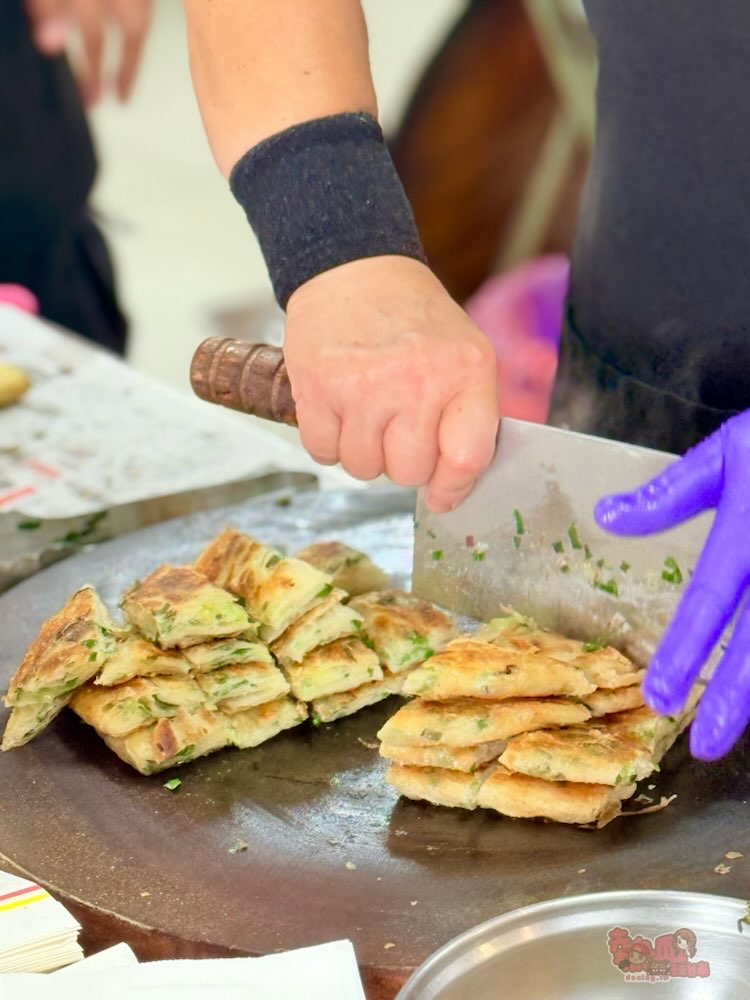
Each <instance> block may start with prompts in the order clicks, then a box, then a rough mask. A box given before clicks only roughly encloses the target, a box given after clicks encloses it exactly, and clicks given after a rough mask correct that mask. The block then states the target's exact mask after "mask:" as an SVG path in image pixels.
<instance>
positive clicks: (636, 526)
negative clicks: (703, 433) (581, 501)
mask: <svg viewBox="0 0 750 1000" xmlns="http://www.w3.org/2000/svg"><path fill="white" fill-rule="evenodd" d="M710 507H715V508H716V516H715V518H714V523H713V525H712V527H711V531H710V533H709V535H708V538H707V539H706V544H705V546H704V548H703V551H702V553H701V555H700V558H699V559H698V563H697V565H696V567H695V571H694V573H693V576H692V578H691V580H690V582H689V583H688V585H687V586H686V588H685V592H684V594H683V597H682V600H681V601H680V604H679V606H678V608H677V611H676V612H675V615H674V618H673V619H672V621H671V623H670V625H669V627H668V628H667V630H666V632H665V633H664V636H663V638H662V640H661V643H660V644H659V647H658V649H657V650H656V653H655V654H654V658H653V660H652V661H651V664H650V666H649V669H648V673H647V674H646V679H645V681H644V692H645V695H646V701H647V702H648V704H649V705H650V706H651V707H652V708H653V709H654V710H655V711H657V712H660V713H662V714H671V713H674V712H676V711H677V710H679V709H680V708H681V707H682V705H683V704H684V702H685V699H686V698H687V695H688V692H689V690H690V688H691V686H692V685H693V683H694V681H695V680H696V678H697V677H698V674H699V673H700V669H701V667H702V666H703V664H704V663H705V661H706V659H707V658H708V656H709V654H710V653H711V650H712V649H713V648H714V646H715V645H716V643H717V642H718V641H719V638H720V637H721V634H722V632H723V630H724V628H725V627H726V625H727V624H728V622H729V621H730V620H731V618H732V615H733V613H734V612H735V611H736V610H737V608H738V606H739V605H740V603H741V602H742V601H743V599H744V595H745V587H746V585H747V584H748V582H749V581H750V410H748V411H746V412H745V413H741V414H740V415H739V416H737V417H732V418H731V419H730V420H728V421H727V422H726V423H725V424H722V426H721V427H720V428H719V429H718V431H716V433H714V434H712V435H711V437H708V438H706V440H705V441H702V442H701V443H700V444H699V445H696V447H695V448H693V449H691V450H690V451H689V452H687V454H686V455H685V456H684V457H683V458H681V459H680V460H679V461H677V462H674V463H673V464H672V465H670V466H669V467H668V468H667V469H665V470H664V472H662V473H661V474H660V475H658V476H657V477H656V478H655V479H652V480H651V481H650V482H648V483H645V484H644V485H643V486H640V487H639V488H638V489H637V490H635V491H634V492H633V493H622V494H619V495H617V496H609V497H604V498H603V499H601V500H600V501H599V503H598V504H597V506H596V511H595V517H596V520H597V522H598V523H599V525H600V526H601V527H602V528H606V529H607V530H608V531H612V532H614V533H615V534H619V535H648V534H651V533H652V532H655V531H663V530H664V529H665V528H671V527H673V526H674V525H676V524H679V523H680V522H681V521H686V520H687V519H688V518H690V517H693V516H694V515H696V514H699V513H700V512H701V511H704V510H707V509H708V508H710ZM748 719H750V610H749V609H748V607H747V606H745V607H744V608H743V609H742V611H741V613H740V615H739V616H738V618H737V622H736V624H735V627H734V632H733V634H732V637H731V639H730V641H729V643H728V645H727V647H726V650H725V651H724V654H723V656H722V658H721V660H720V662H719V665H718V666H717V668H716V672H715V673H714V675H713V677H712V679H711V681H710V683H709V684H708V687H707V689H706V692H705V694H704V695H703V698H702V699H701V701H700V704H699V707H698V712H697V714H696V717H695V721H694V723H693V726H692V729H691V733H690V749H691V751H692V753H693V755H694V756H696V757H700V758H703V759H704V760H715V759H716V758H717V757H721V756H722V755H723V754H725V753H727V752H728V751H729V750H730V749H731V747H732V745H733V744H734V742H735V741H736V740H737V739H739V737H740V735H741V734H742V731H743V730H744V728H745V726H746V725H747V723H748Z"/></svg>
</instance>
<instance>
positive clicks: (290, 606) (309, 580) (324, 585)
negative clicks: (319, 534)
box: [195, 528, 333, 642]
mask: <svg viewBox="0 0 750 1000" xmlns="http://www.w3.org/2000/svg"><path fill="white" fill-rule="evenodd" d="M195 566H196V568H197V569H198V570H199V571H200V572H202V573H205V574H206V576H208V578H209V579H210V580H214V581H215V582H216V583H218V584H219V585H220V586H224V587H226V588H227V589H228V590H231V591H232V593H235V594H238V595H239V596H240V597H241V598H242V599H243V601H244V602H245V607H246V608H247V610H248V612H249V613H250V615H252V617H253V618H254V619H257V620H258V621H259V622H260V623H261V627H260V637H261V638H262V639H263V641H264V642H273V640H274V639H277V638H278V637H279V636H280V635H281V634H282V632H284V631H285V630H286V629H287V628H288V627H289V626H290V625H291V624H292V622H294V621H296V620H297V619H298V618H300V617H301V616H302V615H303V614H305V612H307V611H309V610H310V609H311V608H313V607H314V606H315V605H316V604H319V603H320V602H321V601H322V600H323V599H324V598H325V597H328V596H329V595H330V594H331V592H332V591H333V585H332V583H331V578H330V577H329V576H328V575H327V574H325V573H321V572H320V570H317V569H315V568H314V567H313V566H310V565H309V563H306V562H302V560H301V559H294V558H285V557H283V556H282V555H281V554H280V553H279V552H277V551H276V550H274V549H270V548H268V547H267V546H265V545H261V544H260V543H259V542H256V541H255V539H253V538H249V537H248V536H247V535H243V534H241V532H239V531H234V529H231V528H228V529H227V530H226V531H224V532H222V534H221V535H219V536H218V538H215V539H214V541H213V542H211V544H210V545H209V546H208V547H207V548H206V549H204V551H203V552H202V553H201V555H200V556H199V557H198V559H197V560H196V563H195Z"/></svg>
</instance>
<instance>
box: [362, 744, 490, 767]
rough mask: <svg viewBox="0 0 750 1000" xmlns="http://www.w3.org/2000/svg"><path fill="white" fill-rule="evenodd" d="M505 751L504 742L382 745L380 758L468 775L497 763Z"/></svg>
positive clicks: (412, 765)
mask: <svg viewBox="0 0 750 1000" xmlns="http://www.w3.org/2000/svg"><path fill="white" fill-rule="evenodd" d="M504 749H505V741H504V740H500V741H498V742H496V743H480V744H479V745H477V746H472V747H445V746H432V747H394V746H389V745H388V744H387V743H381V744H380V756H381V757H385V758H386V760H392V761H393V762H394V763H396V764H407V765H409V766H411V767H438V768H445V769H446V770H449V771H465V772H467V773H468V772H472V771H476V770H477V768H478V767H481V765H483V764H487V763H488V762H489V761H496V760H497V759H498V758H499V756H500V754H501V753H502V752H503V750H504Z"/></svg>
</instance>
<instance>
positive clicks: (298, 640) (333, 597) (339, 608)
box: [273, 590, 362, 665]
mask: <svg viewBox="0 0 750 1000" xmlns="http://www.w3.org/2000/svg"><path fill="white" fill-rule="evenodd" d="M345 597H346V594H345V593H344V591H343V590H334V591H333V592H332V593H331V594H330V595H329V596H328V597H326V598H324V599H323V600H322V601H321V602H320V604H318V605H316V607H314V608H313V609H312V610H311V611H308V612H307V613H306V614H304V615H303V616H302V617H301V618H299V619H298V620H297V621H296V622H295V623H294V624H293V625H290V627H289V628H288V629H287V630H286V632H284V634H283V635H281V636H280V637H279V638H278V639H277V640H276V641H275V642H274V644H273V654H274V656H275V657H276V658H277V659H278V661H279V663H281V664H282V665H283V664H285V663H301V662H302V660H304V658H305V657H306V656H307V654H308V653H310V652H312V650H313V649H317V647H318V646H326V645H328V643H329V642H335V640H336V639H343V638H344V637H345V636H347V635H354V634H356V632H357V630H358V628H359V627H360V626H361V625H362V617H361V615H359V614H358V613H357V612H356V611H355V610H354V608H350V607H349V606H348V605H346V604H342V603H341V602H342V600H343V599H344V598H345Z"/></svg>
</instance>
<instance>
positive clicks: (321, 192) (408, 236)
mask: <svg viewBox="0 0 750 1000" xmlns="http://www.w3.org/2000/svg"><path fill="white" fill-rule="evenodd" d="M229 184H230V187H231V189H232V194H233V195H234V196H235V198H236V199H237V201H238V202H239V203H240V205H242V207H243V208H244V210H245V214H246V215H247V219H248V222H249V223H250V225H251V226H252V227H253V229H254V231H255V235H256V236H257V238H258V242H259V243H260V247H261V250H262V251H263V256H264V257H265V260H266V265H267V267H268V272H269V274H270V276H271V282H272V284H273V290H274V292H275V294H276V298H277V300H278V302H279V304H280V305H281V306H282V308H285V307H286V304H287V301H288V300H289V297H290V295H291V294H292V292H294V291H295V289H297V288H299V286H300V285H302V284H304V282H306V281H308V280H309V279H310V278H313V277H314V276H315V275H316V274H320V273H321V271H328V270H330V268H332V267H337V266H338V265H339V264H345V263H347V262H348V261H351V260H359V259H361V258H363V257H378V256H380V255H381V254H400V255H401V256H405V257H414V258H416V259H417V260H421V261H424V260H425V255H424V251H423V250H422V246H421V244H420V242H419V235H418V233H417V227H416V224H415V222H414V216H413V214H412V211H411V207H410V205H409V202H408V201H407V199H406V195H405V194H404V189H403V187H402V186H401V181H400V180H399V178H398V174H397V173H396V168H395V167H394V166H393V161H392V160H391V157H390V154H389V152H388V149H387V147H386V145H385V142H384V140H383V133H382V132H381V130H380V126H379V125H378V123H377V122H376V121H375V119H374V118H373V117H372V116H371V115H368V114H365V113H364V112H357V113H354V114H340V115H331V116H330V117H328V118H317V119H315V121H309V122H304V123H302V124H300V125H294V126H292V128H289V129H286V130H285V131H284V132H279V133H278V134H277V135H273V136H271V137H270V138H269V139H265V140H264V141H263V142H261V143H259V144H258V145H257V146H254V147H253V148H252V149H251V150H249V151H248V152H247V153H245V155H244V156H243V157H242V159H241V160H239V162H238V163H237V164H236V165H235V167H234V169H233V170H232V173H231V176H230V178H229Z"/></svg>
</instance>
